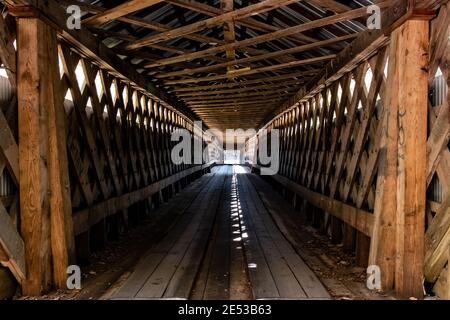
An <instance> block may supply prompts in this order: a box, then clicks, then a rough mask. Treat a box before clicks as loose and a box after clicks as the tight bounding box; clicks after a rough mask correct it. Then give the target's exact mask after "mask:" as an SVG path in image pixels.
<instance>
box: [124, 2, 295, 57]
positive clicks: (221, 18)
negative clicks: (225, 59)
mask: <svg viewBox="0 0 450 320" xmlns="http://www.w3.org/2000/svg"><path fill="white" fill-rule="evenodd" d="M294 2H296V1H294V0H264V1H262V2H259V3H256V4H253V5H250V6H247V7H244V8H242V9H238V10H233V11H230V12H226V13H224V14H221V15H218V16H216V17H213V18H209V19H207V20H202V21H198V22H194V23H192V24H190V25H187V26H184V27H180V28H176V29H173V30H170V31H167V32H162V33H160V34H157V35H154V36H150V37H148V38H146V39H142V40H139V41H136V42H135V43H133V44H130V45H129V46H128V49H137V48H141V47H144V46H147V45H150V44H153V43H158V42H161V41H168V40H171V39H174V38H178V37H183V36H185V35H188V34H191V33H195V32H198V31H202V30H204V29H207V28H212V27H214V26H217V25H220V24H222V23H225V22H228V21H232V20H239V19H243V18H246V17H250V16H251V15H254V14H258V13H263V12H267V11H270V10H273V9H276V8H279V7H281V6H285V5H288V4H289V3H294ZM230 50H233V48H230Z"/></svg>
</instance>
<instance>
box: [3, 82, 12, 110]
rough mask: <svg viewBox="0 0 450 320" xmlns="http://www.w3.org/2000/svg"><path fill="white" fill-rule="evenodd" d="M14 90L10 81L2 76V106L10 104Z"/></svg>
mask: <svg viewBox="0 0 450 320" xmlns="http://www.w3.org/2000/svg"><path fill="white" fill-rule="evenodd" d="M11 95H12V90H11V84H10V83H9V79H8V78H5V77H2V76H0V106H3V105H4V104H5V103H8V102H9V100H11Z"/></svg>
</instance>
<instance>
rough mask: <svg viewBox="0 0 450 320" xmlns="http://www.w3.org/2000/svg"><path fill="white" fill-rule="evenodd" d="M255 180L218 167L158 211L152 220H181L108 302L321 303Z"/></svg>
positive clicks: (321, 293) (239, 170) (317, 286)
mask: <svg viewBox="0 0 450 320" xmlns="http://www.w3.org/2000/svg"><path fill="white" fill-rule="evenodd" d="M255 179H260V178H258V177H256V178H255V177H254V175H251V174H248V173H246V170H245V169H244V167H239V166H219V167H217V168H215V169H214V170H213V173H211V174H209V175H207V176H205V177H203V178H201V179H199V180H198V182H197V183H195V184H193V185H192V186H191V187H190V188H187V190H186V191H185V192H184V193H182V194H181V193H180V194H181V195H180V196H179V197H178V198H177V197H175V198H173V199H172V201H171V202H169V204H167V205H165V206H163V207H162V208H161V209H160V210H159V214H166V213H169V212H173V211H174V210H181V211H182V214H181V215H180V217H179V218H178V219H177V220H176V221H175V222H174V225H173V226H172V227H171V229H170V230H169V231H168V233H167V234H166V235H165V237H164V238H162V239H161V240H160V242H159V243H158V244H156V245H154V246H153V247H152V248H150V249H149V251H148V253H147V254H146V255H145V256H144V257H143V259H141V261H140V262H139V263H138V264H137V266H136V267H135V269H134V271H133V272H132V274H131V276H130V277H129V278H128V279H127V280H126V281H125V282H124V284H123V286H122V287H121V288H120V289H119V290H118V291H117V292H116V294H115V295H113V298H114V299H159V298H167V299H174V298H176V299H180V298H181V299H191V298H195V299H230V298H238V299H240V298H242V299H245V298H247V299H248V298H254V299H305V298H328V297H329V295H328V293H327V291H326V290H325V288H324V287H323V285H322V283H320V281H319V280H318V279H317V277H316V276H315V274H314V273H313V272H312V271H311V270H310V269H309V268H308V266H307V265H306V264H305V262H304V261H303V260H302V258H301V257H300V256H299V255H298V253H297V252H296V251H295V250H294V248H293V247H292V245H291V244H290V243H289V241H288V240H287V239H286V237H285V236H284V235H283V233H282V232H281V231H280V229H279V227H278V226H277V224H276V223H275V221H274V220H273V218H272V216H271V213H272V212H271V211H272V210H277V208H276V207H275V208H274V207H268V206H267V205H266V203H265V201H270V196H268V195H267V194H264V196H265V197H269V198H268V199H264V203H263V199H262V198H261V195H260V192H261V189H262V188H265V185H264V183H265V182H262V180H261V181H260V180H255ZM255 181H256V182H255ZM275 201H279V199H275ZM276 203H277V202H276ZM280 208H282V206H280ZM193 289H194V290H193ZM250 291H251V292H250Z"/></svg>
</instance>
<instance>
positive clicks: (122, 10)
mask: <svg viewBox="0 0 450 320" xmlns="http://www.w3.org/2000/svg"><path fill="white" fill-rule="evenodd" d="M160 2H162V0H132V1H125V3H123V4H121V5H119V6H117V7H114V8H111V9H109V10H107V11H105V12H103V13H99V14H96V15H95V16H92V17H89V18H87V19H85V20H84V21H83V22H84V23H87V24H103V23H106V22H108V21H111V20H115V19H117V18H120V17H123V16H126V15H127V14H129V13H132V12H136V11H139V10H142V9H145V8H148V7H150V6H153V5H155V4H158V3H160Z"/></svg>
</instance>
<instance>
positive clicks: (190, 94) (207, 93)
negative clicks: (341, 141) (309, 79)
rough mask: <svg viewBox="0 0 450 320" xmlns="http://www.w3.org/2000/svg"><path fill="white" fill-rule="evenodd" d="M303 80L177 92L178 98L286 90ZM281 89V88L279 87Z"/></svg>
mask: <svg viewBox="0 0 450 320" xmlns="http://www.w3.org/2000/svg"><path fill="white" fill-rule="evenodd" d="M304 81H305V80H304V79H302V80H291V81H284V82H283V83H278V84H264V85H261V86H253V87H244V88H235V89H223V90H215V91H200V92H199V91H191V92H187V93H179V94H177V97H178V98H182V97H204V96H210V95H217V94H229V93H235V92H249V91H255V92H258V91H257V90H273V89H276V88H281V87H285V88H286V89H287V90H290V89H291V88H294V87H291V86H290V85H296V86H298V85H300V84H302V83H303V82H304ZM280 90H281V89H280Z"/></svg>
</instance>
